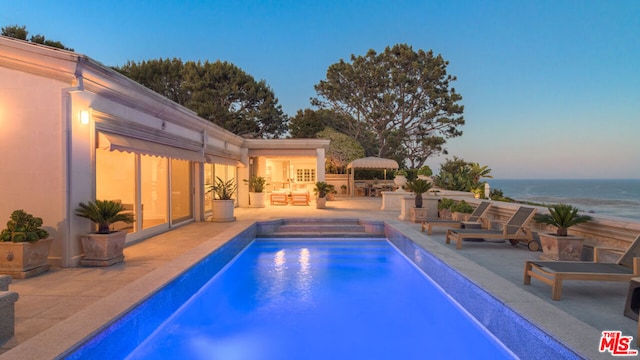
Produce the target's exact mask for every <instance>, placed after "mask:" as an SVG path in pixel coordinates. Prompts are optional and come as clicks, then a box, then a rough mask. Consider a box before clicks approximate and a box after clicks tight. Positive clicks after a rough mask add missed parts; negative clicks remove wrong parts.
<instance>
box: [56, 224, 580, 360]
mask: <svg viewBox="0 0 640 360" xmlns="http://www.w3.org/2000/svg"><path fill="white" fill-rule="evenodd" d="M387 235H388V237H389V240H390V241H391V242H392V243H393V244H394V245H395V246H397V247H398V249H400V250H401V252H402V253H404V255H406V256H407V257H408V258H409V259H410V260H411V261H412V262H413V263H415V265H417V266H418V267H420V268H421V269H423V271H425V272H426V273H427V274H429V276H430V277H433V278H434V279H435V280H436V282H437V283H438V284H439V285H440V286H442V287H443V288H445V290H446V291H447V293H449V294H452V295H454V297H455V298H456V300H458V301H460V300H462V302H463V305H464V306H465V309H466V310H464V311H462V313H464V312H465V311H468V312H470V313H472V314H473V315H474V316H475V317H476V318H478V319H480V322H482V323H483V325H484V326H485V327H487V328H489V329H490V330H491V332H492V333H494V334H496V335H497V336H498V337H499V338H500V340H501V341H502V342H503V343H505V344H506V345H507V346H508V347H509V348H510V349H511V350H512V351H514V352H515V353H516V354H517V355H518V356H520V357H522V358H540V357H541V356H543V357H545V358H572V357H573V358H577V356H576V355H575V354H574V353H573V352H571V351H570V350H569V349H567V348H565V347H564V346H563V345H562V344H559V343H557V342H556V341H555V340H553V339H551V338H550V337H549V336H548V335H546V334H545V333H543V332H541V331H540V330H538V329H537V328H536V327H535V326H532V325H531V324H530V323H528V321H526V320H525V319H523V318H521V317H519V316H518V315H517V314H515V313H513V312H512V311H510V309H509V308H507V307H505V306H504V305H503V304H501V303H500V302H499V301H497V300H496V299H495V298H493V297H492V296H490V295H488V294H486V293H484V292H483V291H482V289H479V288H478V287H477V286H475V285H474V284H472V283H470V282H469V281H468V280H466V279H465V278H464V277H462V276H461V275H460V274H459V273H457V272H456V271H453V270H452V269H450V268H448V267H447V266H446V265H445V264H442V263H441V262H440V261H439V260H438V259H436V258H434V257H433V256H431V255H430V254H429V253H427V252H425V251H424V250H422V249H421V248H420V247H419V246H417V245H416V244H415V243H413V242H412V241H411V240H410V239H407V238H406V237H404V236H403V235H402V234H401V233H398V232H396V231H394V230H393V229H392V228H391V229H388V231H387ZM250 241H251V240H247V239H246V236H240V237H238V239H234V240H232V241H230V242H229V243H227V244H226V245H225V246H223V247H222V248H220V249H219V250H217V251H215V252H214V253H212V254H211V255H210V256H208V257H207V258H206V259H205V260H203V261H201V262H200V263H198V264H197V265H195V266H194V267H193V268H192V269H190V270H189V271H188V272H186V273H185V274H183V275H181V276H180V277H179V278H177V279H176V280H175V281H173V282H172V283H170V284H169V285H168V286H166V287H165V288H164V289H162V290H161V291H159V292H158V293H156V294H155V295H153V296H152V297H150V298H149V299H148V300H147V301H145V302H144V303H143V304H142V305H141V306H138V307H136V308H135V309H133V310H132V311H131V312H129V313H128V314H127V315H126V316H124V317H123V318H121V319H119V320H118V321H116V322H115V323H113V324H112V325H111V326H109V327H108V328H107V329H106V330H105V331H103V332H101V333H100V334H98V335H97V336H96V337H94V338H93V339H91V340H90V341H88V342H87V343H85V344H84V345H83V346H82V347H81V348H79V349H77V350H76V351H75V352H73V353H72V354H70V355H69V358H87V357H91V355H95V354H101V356H102V357H108V358H119V357H120V358H121V357H122V356H123V355H122V354H129V353H132V352H133V351H134V349H136V348H137V347H138V346H139V345H140V343H142V342H143V341H144V339H146V338H147V337H148V336H149V335H150V334H152V333H153V332H154V331H155V330H156V329H157V328H159V327H160V328H162V327H163V326H161V324H162V323H163V322H164V321H165V320H166V319H167V318H169V317H172V314H173V313H174V312H175V310H176V309H178V308H179V307H180V306H182V304H184V303H188V302H190V300H189V297H190V296H191V295H192V294H193V293H195V292H198V291H199V289H200V288H202V286H203V285H204V283H206V282H207V281H208V280H209V279H210V278H211V277H212V276H214V275H215V274H216V273H217V272H218V270H219V269H220V268H221V267H223V266H225V265H226V264H227V263H228V262H229V260H230V259H231V258H232V257H233V256H235V254H237V253H238V252H239V251H240V250H241V249H242V248H243V247H244V246H245V245H246V244H247V243H249V242H250ZM361 244H362V243H361ZM278 251H280V250H278ZM277 253H278V252H276V254H277ZM298 254H299V255H298V258H304V257H301V256H300V254H301V252H300V251H298ZM396 255H397V254H396ZM272 259H273V258H272ZM373 259H377V257H373ZM402 260H405V259H404V258H403V259H402ZM236 261H238V260H236ZM385 261H386V260H385ZM285 263H287V262H286V261H285ZM288 263H289V264H292V262H291V261H289V262H288ZM405 263H406V261H405ZM332 264H334V265H335V264H336V262H335V261H334V262H333V263H332ZM329 268H332V267H331V266H330V267H329ZM337 268H340V266H336V269H337ZM347 268H348V266H347ZM410 268H412V267H410ZM300 269H302V268H299V269H298V270H300ZM413 270H415V268H413ZM274 271H275V270H274ZM276 273H277V271H276ZM374 273H375V272H374ZM420 276H422V277H423V275H420ZM218 277H219V278H222V275H220V276H218ZM295 284H298V285H300V284H304V282H299V283H291V282H290V283H288V284H287V283H286V282H285V283H281V285H283V286H284V285H286V286H284V287H283V289H289V288H291V287H294V288H295V286H291V285H295ZM214 287H215V286H214ZM414 290H415V288H414ZM202 291H205V290H202ZM394 292H395V290H394V291H386V290H382V291H380V290H379V291H378V293H377V295H378V296H376V295H368V296H362V295H361V296H360V297H359V298H358V297H357V296H352V295H349V296H348V298H349V299H351V298H354V299H358V301H359V303H358V304H362V303H365V304H366V303H368V302H369V300H370V299H372V298H375V297H379V295H385V294H387V293H394ZM470 296H473V297H472V298H470ZM469 300H471V302H469ZM354 301H355V300H354ZM412 301H416V300H412ZM194 302H195V301H194ZM406 302H407V301H405V300H404V297H401V304H397V306H387V307H386V308H385V309H388V308H394V307H395V308H402V307H407V306H403V305H404V303H406ZM408 302H409V303H410V302H411V301H408ZM417 302H418V303H420V305H421V306H418V307H417V308H426V307H430V306H431V305H429V303H428V301H425V300H424V299H423V300H422V301H417ZM464 302H466V304H464ZM287 305H290V304H289V303H287V302H285V303H284V306H283V308H284V310H285V314H289V313H292V311H288V310H290V309H291V308H292V306H287ZM238 306H240V305H238ZM245 307H246V306H245ZM294 310H295V308H294ZM181 311H182V310H181ZM181 311H179V312H178V314H180V313H181ZM363 311H364V309H363ZM394 311H395V309H394ZM186 312H187V311H185V313H186ZM386 312H387V311H386V310H385V311H378V312H377V314H382V315H384V314H385V313H386ZM196 313H198V314H201V313H202V312H196ZM293 313H294V314H295V313H296V312H295V311H293ZM298 313H299V312H298ZM391 313H392V314H393V312H391ZM438 313H440V312H438ZM298 315H299V314H298ZM305 315H306V314H305ZM342 315H343V316H342V318H341V319H342V320H345V319H346V320H349V319H350V318H349V313H348V312H344V311H343V312H342ZM179 316H180V315H176V316H173V318H177V317H179ZM199 316H200V315H198V316H196V317H195V318H196V319H197V318H198V317H199ZM316 317H317V316H316ZM361 317H362V316H361ZM382 317H384V316H382ZM371 318H375V317H374V316H371ZM399 318H401V316H398V315H397V314H396V315H394V316H390V317H387V319H396V320H397V319H399ZM447 318H449V317H445V319H447ZM295 319H300V317H299V316H297V317H295ZM324 319H325V317H321V320H324ZM412 320H413V315H412ZM416 320H417V319H416ZM327 321H328V320H327ZM295 323H296V324H297V323H298V321H296V322H295ZM303 323H304V324H306V323H307V321H304V322H303ZM352 323H357V321H340V320H338V321H336V320H333V321H331V322H329V324H330V325H331V326H332V327H330V328H331V329H332V330H330V331H325V332H329V333H336V332H339V331H338V330H334V329H342V328H344V329H346V330H349V329H351V326H352V325H353V324H352ZM445 323H446V321H445ZM471 323H472V324H474V322H473V321H472V322H471ZM297 326H301V325H297ZM394 326H395V327H394ZM394 326H390V325H387V326H386V328H384V329H380V330H378V331H377V332H375V331H374V334H373V335H371V336H369V337H368V339H369V343H370V344H374V345H377V344H382V343H384V341H385V340H383V339H387V340H389V339H391V338H394V337H400V338H402V334H403V333H410V332H412V331H417V332H420V331H423V330H424V329H426V328H428V327H429V326H430V324H429V321H427V322H425V321H413V322H411V323H410V325H409V326H407V325H406V324H405V325H397V324H395V325H394ZM440 327H442V325H441V326H440ZM283 328H286V327H283ZM293 329H298V328H297V327H293ZM416 329H417V330H416ZM286 330H287V331H285V333H286V334H290V333H291V332H293V333H295V334H298V333H304V334H307V333H309V334H308V336H311V335H310V334H314V333H313V332H310V331H308V332H303V331H301V330H289V329H286ZM346 330H345V331H346ZM351 330H352V331H346V332H345V333H344V335H343V336H342V338H344V339H350V340H351V341H350V342H349V341H347V343H353V344H354V345H355V344H357V343H358V342H362V341H365V340H358V339H357V338H354V337H353V336H350V337H349V334H353V333H357V331H353V329H351ZM284 335H285V334H284V333H283V336H284ZM440 335H442V337H441V338H439V339H440V340H441V343H444V342H443V339H444V338H445V337H450V338H452V339H453V341H454V342H457V343H459V344H463V343H464V342H466V341H467V331H466V330H464V331H460V332H459V333H457V334H456V333H455V332H454V333H453V335H449V333H446V332H442V333H441V334H440ZM445 335H446V336H445ZM485 335H486V333H485ZM456 336H457V340H456ZM489 337H491V336H489ZM312 338H313V339H318V338H319V339H322V337H321V336H319V335H318V334H317V333H316V334H315V336H313V337H312ZM409 338H410V337H409ZM307 339H309V337H307ZM232 340H233V339H232ZM236 340H237V339H236ZM401 340H403V339H401ZM333 341H335V340H333ZM302 343H305V342H302ZM307 343H309V340H308V341H307ZM228 344H232V345H228ZM233 344H234V341H231V342H228V343H227V346H226V347H225V346H222V344H218V346H216V347H215V348H217V349H218V350H219V351H224V350H225V349H226V350H229V349H231V350H230V351H233V350H234V349H242V346H237V344H239V343H237V342H236V343H235V344H236V345H235V346H234V345H233ZM330 344H331V342H329V341H319V342H318V343H317V344H316V345H313V346H317V347H319V348H320V349H322V348H323V346H324V347H327V346H328V345H330ZM338 344H340V342H339V341H338ZM400 344H401V345H398V346H395V347H394V346H391V347H390V349H391V350H388V351H392V353H391V354H394V355H400V354H409V353H407V352H403V351H404V349H414V351H417V352H419V353H420V354H423V355H426V354H429V353H430V351H431V350H432V349H431V348H430V347H429V346H428V345H426V343H423V340H422V339H421V340H420V341H416V340H415V339H414V340H412V341H408V342H404V343H403V342H401V343H400ZM201 345H202V344H201ZM254 345H255V344H252V346H245V348H253V347H255V346H254ZM144 346H146V345H142V347H140V349H142V348H143V347H144ZM309 346H311V348H313V347H312V345H309ZM345 346H346V345H343V346H342V347H345ZM456 347H457V346H456ZM448 350H449V351H451V349H448ZM377 354H378V355H380V354H382V353H380V352H378V353H377ZM447 354H448V356H447V357H449V358H451V357H452V355H455V352H449V353H447ZM148 355H149V354H147V356H144V357H146V358H148V357H149V356H148ZM231 355H232V354H231V353H227V354H226V356H224V357H223V358H227V359H228V358H234V357H233V356H231ZM181 357H184V355H183V354H182V356H181ZM474 357H475V356H474ZM239 358H241V357H239ZM278 358H282V357H278ZM298 358H299V357H298ZM393 358H403V357H402V356H400V357H398V356H393ZM405 358H411V357H410V356H408V357H405Z"/></svg>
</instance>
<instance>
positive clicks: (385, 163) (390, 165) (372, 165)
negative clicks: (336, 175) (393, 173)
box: [347, 156, 398, 196]
mask: <svg viewBox="0 0 640 360" xmlns="http://www.w3.org/2000/svg"><path fill="white" fill-rule="evenodd" d="M397 168H398V163H397V162H396V161H395V160H392V159H385V158H379V157H375V156H370V157H366V158H361V159H356V160H353V161H352V162H350V163H349V164H347V174H349V169H351V175H350V176H349V181H348V183H349V187H350V189H349V192H350V194H351V196H354V195H355V189H354V182H355V179H354V174H353V171H354V169H383V170H384V179H385V180H386V179H387V169H397Z"/></svg>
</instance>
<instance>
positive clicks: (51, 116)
mask: <svg viewBox="0 0 640 360" xmlns="http://www.w3.org/2000/svg"><path fill="white" fill-rule="evenodd" d="M0 79H1V80H0V154H2V156H0V174H2V175H1V176H0V224H1V226H2V227H4V224H5V223H6V221H7V220H8V218H9V215H10V214H11V212H12V211H13V210H16V209H24V210H25V211H27V212H29V213H31V214H33V215H34V216H38V217H41V218H42V219H43V221H44V226H45V228H46V229H47V230H48V231H49V232H50V233H51V234H52V235H53V236H54V237H56V239H55V240H54V242H53V245H52V248H51V251H50V257H51V258H53V259H55V258H60V256H61V248H62V247H61V241H60V236H59V235H61V234H59V227H60V225H61V223H62V221H63V220H64V219H65V215H64V212H65V208H64V202H65V191H66V189H65V183H66V182H65V170H64V169H65V166H66V165H65V154H64V149H65V140H64V124H65V121H63V119H62V115H61V114H62V107H63V101H62V99H61V89H62V88H65V87H68V86H69V85H68V84H64V83H62V82H61V81H58V80H54V79H50V78H44V77H39V76H36V75H32V74H28V73H24V72H19V71H15V70H11V69H7V68H0Z"/></svg>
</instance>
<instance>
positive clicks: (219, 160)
mask: <svg viewBox="0 0 640 360" xmlns="http://www.w3.org/2000/svg"><path fill="white" fill-rule="evenodd" d="M206 157H207V162H210V163H213V164H222V165H232V166H237V167H246V166H245V165H244V164H243V163H242V161H240V160H235V159H230V158H226V157H222V156H218V155H211V154H206Z"/></svg>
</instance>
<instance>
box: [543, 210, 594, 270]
mask: <svg viewBox="0 0 640 360" xmlns="http://www.w3.org/2000/svg"><path fill="white" fill-rule="evenodd" d="M547 209H548V210H549V213H548V214H537V215H536V216H535V217H534V220H535V221H536V222H538V223H541V224H547V225H551V226H555V227H556V233H555V234H551V233H539V234H538V236H540V243H541V245H542V252H543V253H544V256H546V257H547V258H550V259H553V260H580V259H581V257H582V243H583V241H584V239H583V238H581V237H578V236H572V235H569V234H568V229H569V228H570V227H572V226H574V225H577V224H582V223H586V222H588V221H591V219H592V217H591V216H589V215H581V214H578V211H579V210H578V208H576V207H574V206H572V205H567V204H556V205H551V206H549V207H547Z"/></svg>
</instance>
